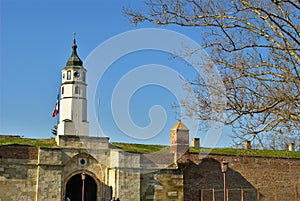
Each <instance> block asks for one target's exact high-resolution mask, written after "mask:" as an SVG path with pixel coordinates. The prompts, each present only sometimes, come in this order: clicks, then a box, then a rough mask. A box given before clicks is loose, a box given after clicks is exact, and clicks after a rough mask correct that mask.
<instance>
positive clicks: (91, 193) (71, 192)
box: [66, 174, 97, 201]
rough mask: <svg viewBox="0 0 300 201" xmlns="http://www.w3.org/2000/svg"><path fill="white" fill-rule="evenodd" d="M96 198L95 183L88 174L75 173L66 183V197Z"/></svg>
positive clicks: (93, 200) (74, 200) (91, 200)
mask: <svg viewBox="0 0 300 201" xmlns="http://www.w3.org/2000/svg"><path fill="white" fill-rule="evenodd" d="M82 196H84V200H88V201H96V200H97V183H96V182H95V180H94V179H93V177H91V176H90V175H88V174H76V175H74V176H72V177H71V178H70V179H69V181H68V182H67V184H66V197H69V198H70V200H71V201H82Z"/></svg>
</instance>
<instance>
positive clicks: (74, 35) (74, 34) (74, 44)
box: [73, 32, 77, 47]
mask: <svg viewBox="0 0 300 201" xmlns="http://www.w3.org/2000/svg"><path fill="white" fill-rule="evenodd" d="M74 46H77V45H76V32H73V47H74Z"/></svg>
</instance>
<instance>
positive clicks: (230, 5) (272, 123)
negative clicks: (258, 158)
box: [124, 0, 300, 148]
mask: <svg viewBox="0 0 300 201" xmlns="http://www.w3.org/2000/svg"><path fill="white" fill-rule="evenodd" d="M144 6H145V7H144V8H141V10H137V9H134V10H133V9H131V8H125V9H124V14H125V15H126V16H127V17H128V18H129V20H130V21H131V22H132V23H135V24H136V23H140V22H145V21H148V22H151V23H154V24H157V25H178V26H183V27H194V28H195V27H196V28H197V30H199V39H201V41H203V42H202V44H201V45H202V46H203V48H204V49H205V50H206V52H208V54H210V55H211V58H212V59H213V61H214V63H215V64H216V66H217V68H218V70H219V72H220V74H221V76H222V78H223V82H224V84H225V88H226V89H225V90H226V99H227V105H226V118H225V120H224V122H223V123H225V124H226V125H231V126H232V127H233V128H234V129H233V131H235V135H234V137H235V139H236V141H237V142H241V141H243V140H245V139H252V140H253V139H255V142H257V143H259V144H261V145H263V143H262V142H269V145H271V144H272V146H275V145H274V139H279V140H281V141H282V139H287V140H295V139H298V140H299V141H300V137H299V136H300V134H299V133H300V108H299V106H300V74H299V71H300V69H299V63H300V19H299V18H300V17H299V16H300V2H299V1H297V0H265V1H263V0H261V1H260V0H205V1H202V0H147V1H146V2H145V4H144ZM188 54H192V51H191V52H188ZM190 82H191V84H192V86H193V90H192V93H194V94H195V96H194V97H197V98H196V99H193V100H185V101H183V105H184V106H185V107H187V108H188V110H189V111H190V112H191V114H189V115H192V116H193V117H195V118H198V119H199V120H202V121H211V120H214V119H213V118H214V116H213V115H211V114H210V112H209V107H208V106H209V105H210V104H211V103H210V100H209V99H208V98H207V96H208V89H209V87H211V86H208V85H207V84H206V83H205V82H204V81H203V79H202V78H201V76H197V78H196V79H195V80H192V81H190ZM270 142H271V143H270ZM275 144H276V143H275ZM281 145H282V144H281ZM281 145H278V146H281ZM278 146H275V148H278Z"/></svg>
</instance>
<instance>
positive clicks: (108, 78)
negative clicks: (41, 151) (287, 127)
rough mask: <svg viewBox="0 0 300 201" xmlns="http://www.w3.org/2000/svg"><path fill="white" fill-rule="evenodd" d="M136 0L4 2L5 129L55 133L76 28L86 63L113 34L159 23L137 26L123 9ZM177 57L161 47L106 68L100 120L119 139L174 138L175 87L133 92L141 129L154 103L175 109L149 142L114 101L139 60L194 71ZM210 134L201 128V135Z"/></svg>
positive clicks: (0, 91) (0, 108)
mask: <svg viewBox="0 0 300 201" xmlns="http://www.w3.org/2000/svg"><path fill="white" fill-rule="evenodd" d="M128 5H130V6H131V7H133V8H134V7H139V6H140V5H139V3H138V1H130V0H123V1H96V0H95V1H79V0H72V1H71V0H64V1H53V0H52V1H49V0H47V1H37V0H36V1H33V0H27V1H19V0H1V6H0V9H1V10H0V13H1V14H0V15H1V41H0V62H1V63H0V67H1V68H0V134H15V135H21V136H24V137H29V138H49V137H53V135H52V134H51V131H50V130H51V129H52V127H53V126H54V125H55V123H56V119H55V118H52V117H51V114H52V111H53V108H54V105H55V99H56V93H57V92H56V91H57V88H58V87H59V86H60V81H61V74H60V71H61V69H62V68H64V67H65V63H66V61H67V59H68V58H69V56H70V54H71V45H72V37H73V32H76V33H77V34H76V36H77V37H76V38H77V45H78V54H79V57H80V58H81V59H82V60H83V61H84V60H85V59H86V58H87V57H88V55H90V53H91V52H92V51H93V50H94V49H95V48H96V47H97V46H98V45H100V44H101V43H103V42H104V41H106V40H108V39H110V38H111V37H114V36H116V35H118V34H121V33H124V32H126V31H131V30H136V29H142V28H157V27H156V26H155V25H151V24H148V23H145V24H141V25H138V26H135V25H132V24H130V23H129V22H128V20H127V19H126V18H125V17H124V16H123V15H122V8H123V7H124V6H125V7H126V6H128ZM163 28H164V29H171V30H174V31H177V32H178V33H181V34H184V35H187V36H188V37H191V38H192V39H193V40H195V41H197V34H199V33H200V31H199V30H197V29H187V28H175V27H163ZM120 45H122V44H120ZM123 45H124V44H123ZM170 57H171V56H170V55H169V54H167V53H164V52H160V51H151V50H147V51H140V52H134V53H132V54H128V55H126V56H124V57H122V58H120V59H118V60H117V61H115V62H114V63H113V64H112V65H111V66H110V68H109V69H108V71H107V72H106V73H105V76H104V77H103V79H101V81H100V82H99V85H98V86H97V89H98V93H99V94H100V102H101V104H100V105H101V106H100V119H101V120H100V125H101V129H102V131H103V132H104V135H105V136H108V137H110V138H111V141H122V142H137V143H151V144H168V143H169V129H170V128H171V127H172V126H173V125H174V124H175V123H176V121H177V120H176V119H177V118H178V117H177V116H176V114H175V111H174V109H172V104H174V103H175V104H176V99H175V97H174V95H172V93H170V92H169V91H168V90H167V89H163V88H161V87H158V86H154V85H150V86H146V87H142V88H141V89H139V90H138V91H136V93H135V94H134V96H132V99H131V101H130V104H129V111H130V115H131V118H132V120H133V121H134V122H135V123H136V124H137V125H139V126H141V127H143V126H147V125H148V124H149V123H150V120H149V117H148V112H149V108H151V106H152V105H161V106H162V107H164V108H165V110H166V113H167V121H166V124H165V128H164V129H163V130H162V132H161V133H159V134H158V135H156V136H155V137H152V138H149V139H147V140H146V141H145V140H137V139H135V138H132V137H130V136H128V135H126V134H124V133H122V132H121V131H120V129H119V128H117V126H116V124H115V123H114V122H113V118H112V114H111V110H110V108H111V106H110V103H111V96H112V94H113V90H114V87H115V85H116V83H117V82H118V80H120V79H121V78H122V76H123V75H124V74H126V73H127V72H129V71H130V70H132V69H134V68H135V67H137V66H141V65H147V64H152V63H156V64H160V65H166V66H169V67H171V68H173V69H174V70H177V71H179V72H180V73H182V74H184V75H189V74H192V73H193V71H190V70H186V69H187V68H182V66H184V65H185V63H184V62H182V61H179V60H176V59H175V60H174V59H170ZM103 59H105V58H103ZM87 70H88V72H89V69H87ZM88 76H90V75H89V74H88ZM88 78H89V77H87V79H88ZM88 101H89V100H88ZM226 130H227V129H226ZM227 131H228V130H227ZM91 132H92V133H93V134H92V135H97V134H98V131H97V128H94V127H93V128H91ZM204 135H205V134H203V133H197V137H201V138H202V137H203V136H204ZM229 143H230V140H229V138H228V137H227V136H225V135H224V136H222V137H221V139H220V140H219V143H218V146H229Z"/></svg>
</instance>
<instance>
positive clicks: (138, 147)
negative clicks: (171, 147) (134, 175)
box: [111, 142, 168, 153]
mask: <svg viewBox="0 0 300 201" xmlns="http://www.w3.org/2000/svg"><path fill="white" fill-rule="evenodd" d="M111 144H112V145H114V146H115V147H117V148H119V149H122V150H124V151H127V152H133V153H152V152H157V151H160V150H162V149H163V148H167V147H168V146H163V145H147V144H127V143H119V142H112V143H111Z"/></svg>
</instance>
